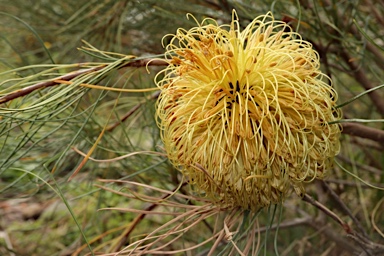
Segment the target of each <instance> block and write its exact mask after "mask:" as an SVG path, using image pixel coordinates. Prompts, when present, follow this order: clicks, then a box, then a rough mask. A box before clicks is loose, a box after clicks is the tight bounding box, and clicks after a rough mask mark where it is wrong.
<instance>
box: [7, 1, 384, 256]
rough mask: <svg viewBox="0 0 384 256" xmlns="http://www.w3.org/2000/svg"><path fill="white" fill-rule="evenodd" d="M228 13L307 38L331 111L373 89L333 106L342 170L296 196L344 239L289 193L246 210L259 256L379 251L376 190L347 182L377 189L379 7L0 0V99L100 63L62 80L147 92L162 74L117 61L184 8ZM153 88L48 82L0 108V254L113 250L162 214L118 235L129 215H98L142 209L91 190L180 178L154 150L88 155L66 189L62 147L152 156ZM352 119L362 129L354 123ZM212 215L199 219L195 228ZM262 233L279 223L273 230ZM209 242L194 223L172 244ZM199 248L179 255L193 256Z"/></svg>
mask: <svg viewBox="0 0 384 256" xmlns="http://www.w3.org/2000/svg"><path fill="white" fill-rule="evenodd" d="M233 9H236V11H237V13H238V15H239V18H240V22H241V24H242V25H243V26H246V25H247V24H248V23H249V22H250V21H251V20H253V19H254V18H255V17H257V16H259V15H262V14H265V13H266V12H268V11H272V12H273V14H274V15H275V18H276V19H279V20H283V21H284V22H287V23H288V24H289V25H290V26H292V28H293V29H294V30H296V31H298V32H299V33H300V34H301V35H302V36H303V38H304V39H305V40H307V41H310V42H311V43H312V44H313V46H314V48H315V49H316V50H317V51H318V53H319V55H320V58H321V62H322V69H323V72H324V73H326V74H327V75H328V76H330V77H331V78H332V80H333V83H334V84H333V86H334V87H335V89H336V90H337V92H338V93H339V104H341V103H344V102H347V101H349V100H352V99H353V98H354V97H355V96H357V95H359V94H360V93H363V92H365V91H367V90H370V89H372V88H379V89H377V90H372V92H370V93H369V94H367V95H364V96H362V97H359V98H358V99H356V100H355V101H352V102H351V103H349V104H346V105H345V106H343V107H342V110H343V113H344V118H345V119H348V120H351V119H352V121H355V122H346V123H343V124H345V125H344V135H343V136H342V150H341V152H340V154H339V156H338V157H337V161H338V163H340V165H341V166H342V167H343V168H344V169H343V168H341V167H340V166H339V165H335V167H334V168H333V169H332V170H330V176H329V178H328V179H327V180H326V181H325V182H323V181H318V182H315V183H314V184H310V185H308V186H307V192H308V194H310V195H312V196H313V197H314V198H316V199H317V200H318V202H320V203H321V204H322V205H324V206H326V207H327V208H329V209H330V210H332V211H333V212H334V213H335V214H336V215H337V216H338V217H339V218H340V219H342V220H343V221H344V222H345V223H347V224H348V225H350V226H351V227H352V228H353V230H354V231H356V234H355V236H348V235H347V233H346V232H345V230H344V229H343V228H342V227H341V226H340V225H338V224H337V223H336V222H335V221H334V220H332V219H331V218H330V217H329V216H328V215H326V214H324V212H323V211H320V210H319V209H318V208H316V207H314V206H313V205H310V204H308V203H306V202H303V201H302V200H301V199H300V198H297V197H296V195H292V198H291V199H289V200H288V201H287V202H286V203H285V204H284V211H283V212H282V213H281V214H277V215H279V217H278V218H275V220H274V221H272V220H271V218H270V217H271V211H267V210H266V211H263V212H261V213H260V215H259V216H258V221H259V225H260V227H265V229H263V228H261V230H262V231H261V234H260V238H261V240H262V241H266V243H265V244H263V247H264V248H265V250H263V251H261V252H260V253H264V255H276V254H277V252H278V253H279V254H280V255H380V253H383V255H384V249H383V248H384V240H383V239H384V235H383V229H384V224H383V223H384V214H383V211H384V202H383V196H384V193H383V191H382V189H381V190H380V189H378V188H372V187H371V186H368V185H366V184H365V183H363V182H362V181H360V180H359V179H356V178H354V177H353V176H352V175H355V176H358V177H360V178H361V179H362V180H364V181H366V182H367V183H369V184H372V185H374V186H376V187H381V188H384V175H383V174H384V154H383V145H384V142H383V141H384V139H383V138H384V135H383V124H382V121H383V115H384V101H383V100H382V99H383V98H384V92H383V89H380V88H381V87H383V86H381V85H382V84H384V82H383V80H384V73H383V70H384V42H383V38H384V16H383V13H384V3H383V2H382V1H374V0H361V1H357V0H356V1H354V0H352V1H331V0H320V1H316V0H313V1H311V0H301V1H284V0H281V1H247V0H243V1H240V0H237V1H230V0H181V1H172V0H164V1H156V0H141V1H140V0H135V1H133V0H124V1H108V0H102V1H96V0H94V1H83V0H77V1H73V0H69V1H57V0H36V1H21V0H14V1H5V0H0V96H1V97H2V96H5V95H7V94H9V93H10V92H12V91H14V90H18V89H21V88H25V87H27V86H31V85H34V84H36V83H39V82H44V81H47V80H50V79H52V78H55V77H58V76H61V75H65V74H68V73H69V72H72V71H78V70H80V69H84V68H95V67H99V66H101V65H105V66H106V67H107V68H104V69H103V70H102V71H103V72H99V73H98V72H93V73H91V74H89V75H84V76H81V77H79V78H78V79H77V78H76V79H77V80H76V79H75V80H74V81H75V82H77V83H84V82H85V83H92V84H97V85H102V86H108V87H111V88H119V89H127V88H131V89H134V88H136V89H139V88H154V87H155V84H154V82H153V79H154V76H155V75H156V73H157V72H158V71H159V70H161V69H162V67H159V66H154V67H148V70H149V71H150V72H149V73H148V72H147V70H146V69H145V67H141V68H137V67H129V65H127V63H129V60H126V59H124V60H123V58H124V56H127V55H134V56H137V57H139V58H159V57H162V54H163V53H164V48H163V46H162V38H163V37H164V36H165V35H167V34H173V33H175V31H176V29H177V28H185V29H188V28H190V27H192V26H195V25H196V23H195V22H194V20H192V19H187V17H186V14H187V13H191V14H193V15H194V16H195V17H196V19H197V20H198V21H201V20H202V19H204V18H206V17H212V18H214V19H216V20H217V21H218V22H219V23H220V24H223V23H229V22H230V20H231V12H232V10H233ZM164 43H165V44H166V43H167V39H166V38H165V39H164ZM81 47H83V48H81ZM84 47H86V48H84ZM92 47H94V48H92ZM114 53H117V54H114ZM118 54H121V55H118ZM104 71H105V72H104ZM380 86H381V87H380ZM153 93H154V92H151V91H150V92H141V93H132V92H119V91H107V90H97V89H90V88H86V87H78V86H72V85H65V84H61V85H58V86H52V87H47V88H44V89H43V90H36V91H34V92H33V93H30V94H28V95H26V96H24V97H20V98H17V99H14V100H12V101H8V102H6V103H2V104H0V254H1V255H72V254H75V255H76V254H79V255H86V254H92V253H94V254H95V255H96V254H102V253H105V254H106V253H113V252H116V251H119V250H121V249H122V248H123V247H124V246H126V245H128V244H129V243H130V241H135V240H137V239H138V238H140V237H142V236H143V234H146V233H148V232H150V231H151V230H152V228H153V227H154V226H157V225H159V223H164V222H166V221H169V220H170V219H169V218H168V217H163V216H160V215H159V216H150V217H145V218H144V219H143V220H142V221H141V222H140V223H139V225H137V226H135V229H134V231H132V232H131V233H129V236H127V237H124V236H121V235H122V234H124V230H125V231H127V228H129V227H130V226H131V225H133V224H132V223H133V220H134V219H135V218H136V217H137V214H135V213H129V212H123V211H116V210H103V211H98V209H101V208H105V207H119V208H134V209H145V208H146V207H148V205H149V203H148V202H143V201H140V200H134V199H128V198H126V197H124V196H121V195H118V194H116V193H113V192H111V191H107V190H106V189H101V188H100V187H97V186H95V185H96V184H99V185H100V184H102V185H104V186H108V187H110V188H111V189H114V190H116V191H121V192H127V191H131V190H137V192H142V193H146V192H148V191H147V190H146V189H144V188H139V187H135V188H131V187H129V188H128V187H127V186H128V185H127V184H123V183H118V182H107V183H105V182H101V181H99V179H115V180H117V179H119V180H129V181H135V182H140V183H142V184H148V185H151V186H155V187H160V188H164V189H168V190H173V189H174V188H175V187H177V185H178V184H179V182H180V175H179V174H178V172H177V171H176V170H175V169H174V168H173V167H172V166H171V165H170V164H169V163H168V162H167V159H166V158H165V157H164V156H161V155H153V154H152V155H150V154H149V155H148V154H138V155H134V156H131V157H128V158H124V159H121V160H115V161H105V162H95V161H91V160H89V161H87V162H86V164H85V165H84V166H83V167H82V168H81V170H80V172H79V173H78V174H77V175H76V176H74V178H73V179H71V180H70V181H68V178H69V177H70V176H71V175H72V174H73V173H74V171H75V170H77V168H78V167H79V166H80V165H81V163H82V160H83V159H84V157H83V156H81V155H80V154H79V153H77V152H76V151H75V150H74V149H78V150H80V151H82V152H84V153H88V152H89V151H90V150H93V151H92V154H91V157H93V158H95V159H113V158H116V157H122V156H124V155H126V154H129V153H132V152H137V151H157V152H162V144H161V140H160V138H159V131H158V128H157V126H156V120H155V102H156V100H155V98H156V97H155V96H156V95H154V94H153ZM133 109H134V110H133ZM356 119H359V120H356ZM360 119H364V120H365V121H364V122H363V123H361V122H360V123H359V122H356V121H362V120H360ZM367 127H368V128H367ZM100 134H102V136H100ZM96 144H97V146H96V147H95V148H94V149H93V146H94V145H96ZM345 170H347V171H348V172H349V173H348V172H346V171H345ZM351 174H352V175H351ZM151 193H152V192H151ZM184 193H188V191H186V192H184ZM184 203H185V204H187V203H188V202H184ZM197 203H198V202H197ZM223 214H224V215H223V216H225V213H223ZM222 218H224V217H222ZM214 221H215V219H207V220H206V223H205V224H204V225H208V226H209V225H213V223H214ZM273 225H277V226H279V227H280V228H279V230H278V234H276V228H275V226H273ZM263 230H269V231H270V232H266V233H265V232H263ZM196 232H197V233H196ZM209 235H210V234H209V232H207V231H206V230H204V228H199V229H196V230H195V231H194V233H186V234H185V236H184V242H185V243H187V244H198V243H199V242H201V241H202V240H204V239H206V237H209ZM239 243H240V242H239ZM240 244H241V243H240ZM173 246H174V247H175V248H176V247H183V244H175V245H173ZM210 246H212V243H208V244H206V245H203V246H201V247H199V248H198V249H195V250H192V251H191V252H189V253H180V254H178V255H205V254H206V253H207V249H208V248H210ZM168 247H172V246H168ZM220 250H221V251H220ZM381 250H382V251H381ZM220 252H221V253H222V254H221V255H229V251H228V249H227V248H225V246H224V245H222V246H221V247H220V246H219V249H218V252H217V255H219V254H220ZM364 253H365V254H364ZM233 254H234V255H236V252H234V253H233Z"/></svg>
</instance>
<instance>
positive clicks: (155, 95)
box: [107, 91, 160, 132]
mask: <svg viewBox="0 0 384 256" xmlns="http://www.w3.org/2000/svg"><path fill="white" fill-rule="evenodd" d="M159 95H160V91H157V92H154V93H153V94H152V95H151V96H150V97H149V99H150V100H154V99H157V97H159ZM143 104H144V103H143V102H141V103H138V104H136V105H135V106H134V107H133V108H131V109H130V110H129V111H128V112H127V113H126V114H125V115H124V116H123V117H122V118H121V119H120V120H119V121H117V122H116V123H114V124H113V125H111V126H109V127H108V128H107V131H108V132H112V131H113V130H114V129H115V128H116V127H117V126H119V125H120V124H122V123H123V122H124V121H125V120H127V119H128V118H129V117H130V116H131V115H133V114H134V113H135V112H136V111H137V110H138V109H139V108H140V107H141V105H143Z"/></svg>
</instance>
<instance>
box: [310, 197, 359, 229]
mask: <svg viewBox="0 0 384 256" xmlns="http://www.w3.org/2000/svg"><path fill="white" fill-rule="evenodd" d="M303 201H305V202H308V203H310V204H312V205H313V206H315V207H316V208H318V209H319V210H321V211H322V212H324V213H325V214H326V215H328V216H329V217H331V218H332V219H333V220H335V221H336V222H337V223H339V224H340V225H341V226H342V227H343V229H344V231H345V232H346V233H348V234H354V231H353V230H352V228H351V227H350V226H349V225H348V224H347V223H345V222H344V221H343V220H342V219H341V218H340V217H339V216H337V214H336V213H334V212H333V211H331V210H330V209H328V208H327V207H326V206H325V205H323V204H321V203H320V202H319V201H317V200H315V199H314V198H313V197H311V196H310V195H308V194H305V195H304V197H303Z"/></svg>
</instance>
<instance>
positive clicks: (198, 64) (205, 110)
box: [156, 12, 340, 211]
mask: <svg viewBox="0 0 384 256" xmlns="http://www.w3.org/2000/svg"><path fill="white" fill-rule="evenodd" d="M166 50H167V53H166V56H167V61H168V63H169V65H168V67H167V68H166V69H165V70H163V71H162V72H160V73H159V74H158V76H157V79H156V81H157V85H158V87H159V88H160V90H161V93H160V96H159V99H158V102H157V117H158V125H159V127H160V129H161V136H162V140H163V142H164V146H165V149H166V151H167V154H168V157H169V160H170V161H171V162H172V164H173V165H174V166H175V167H176V168H178V169H179V170H180V171H181V172H182V173H183V174H184V175H185V177H187V178H188V181H189V183H190V184H192V185H193V187H194V188H195V189H196V191H197V192H199V193H201V194H204V195H205V196H207V197H208V198H210V199H211V200H212V201H213V202H214V203H216V204H218V205H220V206H223V207H230V208H233V207H240V208H242V209H249V210H252V211H256V210H258V209H260V208H261V207H264V206H268V205H270V204H276V203H280V202H282V201H283V200H284V199H285V198H286V197H287V196H288V195H289V194H290V192H291V191H292V188H293V189H294V190H295V191H296V192H297V194H299V195H302V194H303V193H305V191H304V186H303V184H304V183H306V182H310V181H313V180H314V179H322V178H323V177H324V176H325V174H326V171H327V169H329V167H330V166H331V164H332V160H333V157H334V156H335V155H336V154H337V153H338V151H339V147H340V145H339V135H340V126H339V125H337V124H329V123H330V122H334V121H337V120H338V119H340V113H339V112H338V111H337V110H335V108H334V107H335V102H336V100H337V94H336V92H335V91H334V89H333V88H332V86H331V81H330V79H329V78H328V77H327V76H326V75H324V74H323V73H322V72H321V71H320V69H319V66H320V63H319V55H318V53H317V52H316V51H315V50H314V49H313V48H312V45H311V43H309V42H307V41H304V40H303V39H302V38H301V36H300V35H299V34H298V33H296V32H293V31H292V29H291V28H290V27H289V26H288V25H287V24H286V23H284V22H282V21H277V20H275V19H274V17H273V16H272V14H271V13H268V14H266V15H263V16H259V17H257V18H256V19H255V20H253V21H252V22H251V23H250V24H249V25H248V26H247V27H246V28H245V29H244V30H241V28H240V25H239V21H238V18H237V15H236V13H235V12H234V13H233V17H232V22H231V24H230V25H220V26H219V25H218V24H217V22H216V21H215V20H212V19H205V20H204V21H203V22H201V23H198V22H197V27H194V28H191V29H190V30H184V29H178V30H177V32H176V35H173V36H172V39H171V40H170V43H169V44H168V45H167V46H166ZM160 75H161V76H163V78H162V79H159V77H160Z"/></svg>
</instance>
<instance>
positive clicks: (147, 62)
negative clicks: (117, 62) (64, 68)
mask: <svg viewBox="0 0 384 256" xmlns="http://www.w3.org/2000/svg"><path fill="white" fill-rule="evenodd" d="M81 65H83V64H79V66H81ZM166 65H168V62H166V61H165V60H161V59H142V60H136V61H132V62H129V63H127V64H125V65H122V66H121V67H119V69H121V68H126V67H137V68H138V67H146V66H166ZM104 67H106V65H100V66H97V67H93V68H88V69H81V70H78V71H74V72H71V73H69V74H66V75H63V76H59V77H56V78H53V79H51V80H48V81H44V82H39V83H36V84H34V85H31V86H28V87H25V88H22V89H20V90H17V91H14V92H11V93H9V94H7V95H5V96H3V97H1V98H0V104H2V103H6V102H8V101H11V100H14V99H16V98H19V97H23V96H25V95H28V94H30V93H31V92H33V91H36V90H39V89H43V88H46V87H50V86H55V85H58V84H61V83H60V81H70V80H72V79H74V78H76V77H78V76H81V75H83V74H86V73H91V72H96V71H99V70H101V69H103V68H104Z"/></svg>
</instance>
